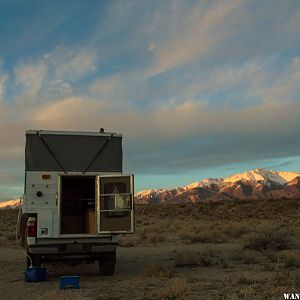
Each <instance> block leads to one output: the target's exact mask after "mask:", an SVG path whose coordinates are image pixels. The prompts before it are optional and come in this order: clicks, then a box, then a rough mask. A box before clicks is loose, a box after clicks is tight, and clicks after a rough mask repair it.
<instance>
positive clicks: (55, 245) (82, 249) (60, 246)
mask: <svg viewBox="0 0 300 300" xmlns="http://www.w3.org/2000/svg"><path fill="white" fill-rule="evenodd" d="M117 246H118V240H117V237H115V238H113V236H112V237H107V238H101V239H99V238H98V239H91V240H89V239H82V240H81V239H76V240H75V239H62V240H60V239H51V240H50V239H46V240H45V239H36V241H35V244H31V245H27V247H28V251H29V252H30V253H31V254H41V255H46V254H59V255H60V254H61V255H64V254H82V255H85V254H92V253H101V252H113V251H116V249H117Z"/></svg>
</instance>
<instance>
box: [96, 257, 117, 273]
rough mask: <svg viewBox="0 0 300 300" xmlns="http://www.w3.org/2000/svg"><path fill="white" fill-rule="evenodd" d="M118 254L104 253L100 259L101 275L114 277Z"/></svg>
mask: <svg viewBox="0 0 300 300" xmlns="http://www.w3.org/2000/svg"><path fill="white" fill-rule="evenodd" d="M115 266H116V252H115V251H114V252H107V253H103V254H102V255H101V257H100V259H99V274H100V275H103V276H112V275H114V272H115Z"/></svg>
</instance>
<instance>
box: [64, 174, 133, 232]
mask: <svg viewBox="0 0 300 300" xmlns="http://www.w3.org/2000/svg"><path fill="white" fill-rule="evenodd" d="M98 191H99V195H97V193H98ZM97 199H99V201H100V205H99V211H98V212H97ZM132 213H133V195H132V179H131V176H110V177H107V176H104V177H100V178H99V177H96V176H61V234H96V232H97V231H98V232H130V231H133V222H132V220H133V219H132V218H133V216H132ZM97 216H98V223H99V228H98V229H97Z"/></svg>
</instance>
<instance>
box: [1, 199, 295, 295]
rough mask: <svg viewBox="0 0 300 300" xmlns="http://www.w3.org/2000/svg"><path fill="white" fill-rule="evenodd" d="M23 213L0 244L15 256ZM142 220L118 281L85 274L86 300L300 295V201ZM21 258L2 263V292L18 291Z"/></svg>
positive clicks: (126, 243) (9, 222)
mask: <svg viewBox="0 0 300 300" xmlns="http://www.w3.org/2000/svg"><path fill="white" fill-rule="evenodd" d="M16 215H17V211H11V210H10V211H8V212H7V211H3V212H2V211H0V245H1V244H2V245H4V246H5V247H7V249H8V251H10V250H11V249H10V248H11V247H14V246H13V243H14V240H13V239H12V235H14V234H13V233H14V227H15V222H16ZM136 215H137V218H136V233H135V234H133V235H124V236H122V237H120V246H121V247H120V248H119V249H118V252H117V255H118V258H117V275H116V276H113V277H112V278H99V277H98V276H97V274H95V276H93V275H90V273H89V275H88V276H87V278H84V276H82V278H81V283H82V287H83V288H82V289H81V291H82V295H81V296H82V298H85V299H94V298H97V297H98V298H99V299H107V298H109V299H124V298H125V299H217V300H218V299H219V300H221V299H222V300H226V299H227V300H233V299H249V300H250V299H251V300H252V299H262V300H264V299H281V298H283V292H284V291H299V289H300V283H299V282H300V279H299V267H300V266H299V259H298V257H300V255H299V251H300V249H299V242H298V241H299V238H300V218H299V216H300V201H299V200H289V199H285V200H276V201H275V200H274V201H256V200H253V201H237V202H233V201H232V202H225V201H224V202H219V203H199V204H182V205H169V204H165V205H149V206H143V205H137V206H136ZM291 216H293V217H291ZM277 229H278V230H277ZM291 242H294V244H293V243H291ZM244 246H246V247H245V248H244ZM8 247H9V248H8ZM1 249H2V250H3V249H5V248H2V247H1ZM11 252H13V251H11ZM2 257H4V255H3V256H2ZM17 260H18V259H17V258H13V259H12V260H11V261H12V262H10V263H9V262H7V261H6V259H5V260H4V258H3V259H2V260H1V259H0V265H1V266H2V267H3V272H2V274H3V276H2V278H0V279H1V280H2V282H4V283H3V284H2V288H3V289H4V288H5V285H6V284H7V285H8V286H9V288H11V289H10V290H11V293H13V292H14V290H16V291H17V289H14V288H13V284H12V283H9V282H8V281H7V282H6V281H5V280H7V279H6V274H12V273H10V272H12V270H13V268H15V269H14V272H15V274H12V275H11V280H14V279H15V277H17V276H18V275H19V274H20V270H22V269H23V268H24V258H20V262H19V265H18V266H15V265H14V264H15V262H17ZM87 267H88V268H89V266H87ZM83 268H84V266H83ZM80 270H81V269H80ZM80 272H81V271H79V273H80ZM4 274H5V275H4ZM297 274H298V275H297ZM0 275H1V274H0ZM297 276H298V277H297ZM182 278H186V279H182ZM1 280H0V289H1ZM28 286H29V287H30V285H27V286H25V287H24V283H23V282H22V280H21V281H20V284H19V287H20V289H19V290H20V291H22V293H23V294H24V297H25V298H30V297H31V298H32V297H34V298H39V297H41V295H46V294H47V291H49V292H50V294H51V291H54V289H57V284H56V282H54V281H53V280H49V282H45V283H43V284H40V285H35V288H34V289H33V290H32V289H28V288H27V287H28ZM38 293H40V294H39V295H38ZM71 294H72V293H71ZM74 294H75V291H74ZM53 295H54V294H53ZM56 295H57V296H58V297H56V298H59V295H62V293H61V292H57V293H56V292H55V296H56ZM64 295H66V294H64ZM20 297H21V296H20V295H19V298H20ZM15 298H17V297H15ZM12 299H13V297H12Z"/></svg>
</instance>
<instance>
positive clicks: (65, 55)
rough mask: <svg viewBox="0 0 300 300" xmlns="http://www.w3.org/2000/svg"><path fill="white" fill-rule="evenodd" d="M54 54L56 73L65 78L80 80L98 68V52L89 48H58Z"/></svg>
mask: <svg viewBox="0 0 300 300" xmlns="http://www.w3.org/2000/svg"><path fill="white" fill-rule="evenodd" d="M53 55H54V57H53V56H52V61H53V62H54V64H55V71H54V72H55V75H56V76H57V77H58V78H64V79H65V80H71V81H74V80H78V79H80V78H81V77H83V76H84V75H86V74H88V73H90V72H92V71H94V70H95V68H96V62H97V53H96V52H95V51H92V50H88V49H81V50H79V51H74V50H72V49H65V48H62V49H57V50H56V52H55V53H54V54H53Z"/></svg>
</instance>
